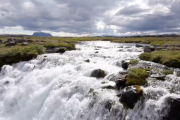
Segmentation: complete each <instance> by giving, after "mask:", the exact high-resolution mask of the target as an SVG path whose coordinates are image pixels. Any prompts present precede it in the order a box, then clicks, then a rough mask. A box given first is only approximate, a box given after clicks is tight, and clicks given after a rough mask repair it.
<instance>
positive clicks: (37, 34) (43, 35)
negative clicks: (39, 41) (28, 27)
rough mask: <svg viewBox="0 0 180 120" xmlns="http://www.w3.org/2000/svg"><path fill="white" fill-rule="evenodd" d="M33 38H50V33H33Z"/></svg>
mask: <svg viewBox="0 0 180 120" xmlns="http://www.w3.org/2000/svg"><path fill="white" fill-rule="evenodd" d="M33 36H36V37H52V35H51V34H50V33H45V32H34V33H33Z"/></svg>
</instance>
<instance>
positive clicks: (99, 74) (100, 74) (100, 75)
mask: <svg viewBox="0 0 180 120" xmlns="http://www.w3.org/2000/svg"><path fill="white" fill-rule="evenodd" d="M105 76H106V73H105V72H104V70H101V69H97V70H94V71H93V72H92V73H91V77H96V78H104V77H105Z"/></svg>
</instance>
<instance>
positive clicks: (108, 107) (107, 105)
mask: <svg viewBox="0 0 180 120" xmlns="http://www.w3.org/2000/svg"><path fill="white" fill-rule="evenodd" d="M113 104H114V102H113V101H111V100H108V101H106V103H105V106H104V107H105V108H106V109H108V110H109V111H110V110H111V108H112V105H113Z"/></svg>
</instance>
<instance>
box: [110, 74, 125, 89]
mask: <svg viewBox="0 0 180 120" xmlns="http://www.w3.org/2000/svg"><path fill="white" fill-rule="evenodd" d="M126 77H127V72H121V73H119V74H118V75H115V76H114V77H113V78H111V81H114V82H115V83H116V88H117V89H120V88H124V87H125V86H126Z"/></svg>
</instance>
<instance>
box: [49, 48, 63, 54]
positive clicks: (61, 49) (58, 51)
mask: <svg viewBox="0 0 180 120" xmlns="http://www.w3.org/2000/svg"><path fill="white" fill-rule="evenodd" d="M46 52H48V53H61V54H62V53H64V52H66V48H58V47H57V48H52V49H47V50H46Z"/></svg>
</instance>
